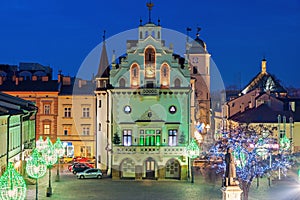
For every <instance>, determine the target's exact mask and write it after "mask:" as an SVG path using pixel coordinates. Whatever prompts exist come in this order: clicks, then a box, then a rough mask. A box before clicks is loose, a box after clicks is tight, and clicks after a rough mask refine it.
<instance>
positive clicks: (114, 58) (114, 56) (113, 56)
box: [111, 50, 116, 69]
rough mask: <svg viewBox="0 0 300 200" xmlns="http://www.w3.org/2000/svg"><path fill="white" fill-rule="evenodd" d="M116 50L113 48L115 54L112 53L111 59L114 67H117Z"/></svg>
mask: <svg viewBox="0 0 300 200" xmlns="http://www.w3.org/2000/svg"><path fill="white" fill-rule="evenodd" d="M115 53H116V51H115V50H113V55H112V59H111V60H112V61H111V65H112V68H113V69H115V68H116V54H115Z"/></svg>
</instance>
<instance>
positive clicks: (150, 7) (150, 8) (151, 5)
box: [146, 0, 154, 23]
mask: <svg viewBox="0 0 300 200" xmlns="http://www.w3.org/2000/svg"><path fill="white" fill-rule="evenodd" d="M146 5H147V7H148V10H149V23H151V10H152V7H153V6H154V3H152V2H151V0H150V2H148V3H147V4H146Z"/></svg>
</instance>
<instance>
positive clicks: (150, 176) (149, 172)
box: [145, 158, 155, 179]
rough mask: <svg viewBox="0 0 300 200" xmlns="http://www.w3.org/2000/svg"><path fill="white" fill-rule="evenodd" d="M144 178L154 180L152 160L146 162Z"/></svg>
mask: <svg viewBox="0 0 300 200" xmlns="http://www.w3.org/2000/svg"><path fill="white" fill-rule="evenodd" d="M145 164H146V178H147V179H154V178H155V161H154V160H153V159H152V158H148V159H147V160H146V163H145Z"/></svg>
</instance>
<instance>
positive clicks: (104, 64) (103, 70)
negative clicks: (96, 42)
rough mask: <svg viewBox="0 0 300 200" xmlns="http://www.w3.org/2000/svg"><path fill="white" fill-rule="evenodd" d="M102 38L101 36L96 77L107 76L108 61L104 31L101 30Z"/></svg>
mask: <svg viewBox="0 0 300 200" xmlns="http://www.w3.org/2000/svg"><path fill="white" fill-rule="evenodd" d="M102 38H103V42H102V52H101V57H100V63H99V67H98V73H97V77H109V63H108V57H107V52H106V42H105V31H103V36H102Z"/></svg>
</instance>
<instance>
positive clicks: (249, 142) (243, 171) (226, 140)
mask: <svg viewBox="0 0 300 200" xmlns="http://www.w3.org/2000/svg"><path fill="white" fill-rule="evenodd" d="M268 136H269V135H268ZM282 141H284V142H285V143H284V145H282V144H281V143H282V142H281V143H280V147H283V148H285V149H286V150H288V148H289V145H288V144H289V143H288V142H289V140H288V139H287V140H286V139H285V138H283V140H282ZM278 146H279V145H278V142H277V139H276V138H272V137H270V138H269V137H262V136H261V135H259V134H257V133H256V132H255V130H254V129H249V128H248V127H241V126H240V127H237V128H235V129H232V130H230V131H229V132H223V133H222V137H220V138H219V140H217V141H216V143H215V144H214V145H213V146H212V147H211V149H210V150H209V152H208V156H209V161H210V162H212V163H214V164H215V166H217V167H216V172H217V173H224V171H225V160H224V157H225V154H226V149H227V148H228V147H231V148H232V149H233V155H234V158H235V161H236V174H237V178H238V180H239V182H240V185H241V187H242V189H243V191H244V193H245V191H246V194H244V195H245V196H247V195H248V194H247V192H248V191H249V187H250V186H251V183H252V181H253V179H254V178H258V177H263V176H266V177H270V176H271V175H272V174H276V173H277V172H278V171H280V173H282V174H283V175H286V172H287V170H288V169H289V168H290V167H291V161H290V159H289V153H288V152H289V151H281V150H279V151H278ZM278 152H280V153H278ZM279 169H280V170H279Z"/></svg>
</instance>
